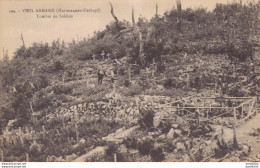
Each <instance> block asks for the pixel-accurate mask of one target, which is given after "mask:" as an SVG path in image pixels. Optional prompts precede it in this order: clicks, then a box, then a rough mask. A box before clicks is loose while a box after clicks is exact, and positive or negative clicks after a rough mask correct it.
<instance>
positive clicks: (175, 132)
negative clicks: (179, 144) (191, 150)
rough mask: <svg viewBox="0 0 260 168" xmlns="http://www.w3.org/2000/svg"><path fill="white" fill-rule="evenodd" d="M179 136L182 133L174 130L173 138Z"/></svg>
mask: <svg viewBox="0 0 260 168" xmlns="http://www.w3.org/2000/svg"><path fill="white" fill-rule="evenodd" d="M181 135H182V131H181V130H179V129H176V130H174V136H175V137H180V136H181Z"/></svg>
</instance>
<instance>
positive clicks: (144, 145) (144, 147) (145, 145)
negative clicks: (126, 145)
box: [137, 139, 154, 155]
mask: <svg viewBox="0 0 260 168" xmlns="http://www.w3.org/2000/svg"><path fill="white" fill-rule="evenodd" d="M153 147H154V145H153V142H152V140H150V139H146V140H144V141H141V142H138V145H137V149H138V151H139V153H140V154H141V155H148V154H150V153H151V150H152V149H153Z"/></svg>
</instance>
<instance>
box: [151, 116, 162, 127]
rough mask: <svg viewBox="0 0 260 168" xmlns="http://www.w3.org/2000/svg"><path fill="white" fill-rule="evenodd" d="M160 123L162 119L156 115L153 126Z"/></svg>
mask: <svg viewBox="0 0 260 168" xmlns="http://www.w3.org/2000/svg"><path fill="white" fill-rule="evenodd" d="M160 123H161V119H160V118H159V117H154V118H153V126H154V127H155V128H157V127H158V126H159V125H160Z"/></svg>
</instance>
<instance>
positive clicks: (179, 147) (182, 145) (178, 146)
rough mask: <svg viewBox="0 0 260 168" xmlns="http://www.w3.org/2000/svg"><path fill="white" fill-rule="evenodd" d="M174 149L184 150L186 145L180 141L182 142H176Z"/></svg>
mask: <svg viewBox="0 0 260 168" xmlns="http://www.w3.org/2000/svg"><path fill="white" fill-rule="evenodd" d="M176 149H177V150H178V151H183V152H184V151H185V150H186V147H185V145H184V143H182V142H177V143H176Z"/></svg>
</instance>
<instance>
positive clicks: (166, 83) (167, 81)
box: [163, 79, 174, 89]
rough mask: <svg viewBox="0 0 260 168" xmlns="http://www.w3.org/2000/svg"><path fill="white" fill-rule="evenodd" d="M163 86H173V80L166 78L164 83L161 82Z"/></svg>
mask: <svg viewBox="0 0 260 168" xmlns="http://www.w3.org/2000/svg"><path fill="white" fill-rule="evenodd" d="M163 86H164V87H165V88H167V89H168V88H173V86H174V81H173V79H167V80H166V81H165V82H164V83H163Z"/></svg>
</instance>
